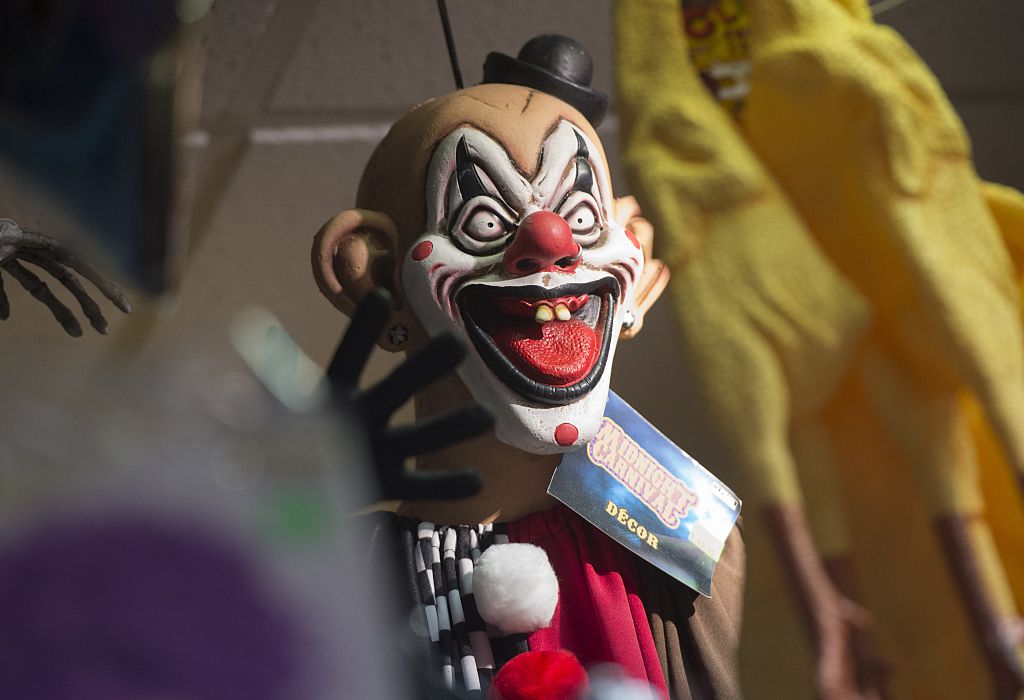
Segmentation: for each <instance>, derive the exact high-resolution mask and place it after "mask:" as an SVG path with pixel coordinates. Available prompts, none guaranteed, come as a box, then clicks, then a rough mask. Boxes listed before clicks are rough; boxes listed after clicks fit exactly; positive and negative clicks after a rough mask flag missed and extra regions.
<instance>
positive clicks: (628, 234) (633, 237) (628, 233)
mask: <svg viewBox="0 0 1024 700" xmlns="http://www.w3.org/2000/svg"><path fill="white" fill-rule="evenodd" d="M624 230H625V231H626V238H628V239H629V242H630V243H632V244H633V245H635V246H636V247H637V249H639V248H640V241H638V240H637V239H636V234H634V233H633V232H632V231H630V230H629V229H628V228H627V229H624Z"/></svg>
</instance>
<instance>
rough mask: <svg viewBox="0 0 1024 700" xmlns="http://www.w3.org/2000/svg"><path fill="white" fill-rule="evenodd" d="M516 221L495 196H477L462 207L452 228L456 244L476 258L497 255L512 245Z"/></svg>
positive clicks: (452, 235)
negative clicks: (506, 245) (505, 247)
mask: <svg viewBox="0 0 1024 700" xmlns="http://www.w3.org/2000/svg"><path fill="white" fill-rule="evenodd" d="M512 228H513V226H512V222H511V221H510V218H509V216H508V214H506V213H505V212H504V209H503V208H502V207H501V206H500V205H499V204H498V203H497V202H496V201H495V200H494V199H493V198H491V197H488V196H480V197H474V198H473V199H471V200H470V201H469V202H467V203H466V205H465V206H464V207H463V208H462V213H461V214H459V215H458V218H457V219H456V220H455V225H454V226H452V228H451V233H450V235H451V237H452V240H454V241H455V244H456V245H457V246H458V247H459V248H461V249H462V250H464V251H466V252H467V253H471V254H473V255H490V254H492V253H496V252H498V251H499V250H501V248H502V247H503V246H504V245H505V244H506V243H507V242H508V239H509V234H510V233H511V232H512Z"/></svg>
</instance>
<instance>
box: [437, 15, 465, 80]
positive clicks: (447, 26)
mask: <svg viewBox="0 0 1024 700" xmlns="http://www.w3.org/2000/svg"><path fill="white" fill-rule="evenodd" d="M437 11H438V12H439V13H441V26H442V27H443V28H444V40H445V43H446V44H447V45H448V58H449V59H451V62H452V75H453V76H454V77H455V87H456V88H458V89H459V90H461V89H462V88H463V85H462V71H461V70H459V56H458V54H457V53H455V39H454V38H453V37H452V25H451V23H450V22H449V21H448V5H447V3H445V0H437Z"/></svg>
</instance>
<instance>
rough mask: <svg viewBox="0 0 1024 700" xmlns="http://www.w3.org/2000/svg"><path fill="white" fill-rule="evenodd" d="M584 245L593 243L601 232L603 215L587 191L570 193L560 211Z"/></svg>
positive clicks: (570, 228) (580, 242)
mask: <svg viewBox="0 0 1024 700" xmlns="http://www.w3.org/2000/svg"><path fill="white" fill-rule="evenodd" d="M558 213H559V214H560V215H561V216H562V218H563V219H565V222H566V223H567V224H569V230H570V231H572V235H573V236H575V237H576V240H577V241H578V242H579V244H580V245H582V246H588V245H592V244H593V243H595V242H596V241H597V237H598V235H600V233H601V217H600V215H599V214H598V213H597V204H596V203H595V202H594V199H593V197H591V196H590V195H588V194H586V193H585V192H574V193H572V194H570V195H569V197H568V198H567V199H566V200H565V203H564V204H563V205H562V207H561V208H560V209H559V212H558Z"/></svg>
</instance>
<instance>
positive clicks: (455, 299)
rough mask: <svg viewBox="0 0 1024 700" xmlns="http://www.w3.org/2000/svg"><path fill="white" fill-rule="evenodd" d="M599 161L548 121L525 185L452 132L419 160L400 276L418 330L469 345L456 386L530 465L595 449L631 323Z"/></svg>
mask: <svg viewBox="0 0 1024 700" xmlns="http://www.w3.org/2000/svg"><path fill="white" fill-rule="evenodd" d="M600 154H601V150H600V149H599V148H598V147H595V144H594V143H593V142H592V141H591V140H590V138H589V137H588V136H587V134H586V133H585V131H584V130H583V129H581V128H579V127H577V126H575V125H574V124H573V123H571V122H570V121H568V120H566V119H560V120H559V121H557V123H556V124H555V125H554V127H553V129H552V130H551V131H550V133H549V134H548V136H547V137H546V139H545V140H544V142H543V144H542V146H541V150H540V158H539V166H538V167H537V170H536V172H534V173H533V174H532V175H524V174H523V173H522V172H521V171H520V169H519V168H517V167H516V164H515V162H514V161H513V159H512V157H510V155H509V152H508V149H507V148H506V147H504V146H503V145H502V143H501V142H500V141H499V140H497V139H495V138H493V137H492V136H490V135H488V134H487V133H485V132H484V131H483V130H480V129H477V128H474V127H473V126H471V125H463V126H459V127H458V128H456V129H454V130H453V131H451V133H449V134H448V135H447V136H445V137H444V138H443V139H442V140H441V141H440V143H439V144H438V145H437V147H436V149H435V150H434V152H433V155H432V157H431V159H430V162H429V165H428V167H427V169H426V173H425V190H426V191H425V203H426V231H425V233H423V234H422V235H421V236H420V237H419V238H418V239H417V240H416V241H415V242H414V243H413V244H412V245H411V246H410V248H409V250H408V252H407V254H406V255H405V259H404V261H403V262H402V270H401V278H402V285H403V288H404V290H405V295H406V298H407V299H408V303H409V305H410V307H411V308H412V310H413V311H414V312H415V314H416V316H417V317H418V318H419V320H420V321H421V322H422V324H423V325H424V327H425V328H426V330H427V331H428V332H429V333H430V334H431V335H434V334H437V333H440V332H442V331H453V332H455V333H456V334H457V335H461V336H463V337H464V338H465V339H466V340H467V341H468V343H469V344H470V346H471V348H472V351H471V352H470V356H469V358H468V359H467V361H466V362H464V363H463V364H462V366H461V367H460V369H459V374H460V376H461V377H462V379H463V381H464V382H465V384H466V385H467V386H468V387H469V390H470V391H471V392H472V394H473V396H474V398H475V399H476V400H477V401H478V402H480V403H481V404H483V405H485V406H487V407H488V408H489V409H490V410H491V411H492V412H493V413H494V414H495V416H496V419H497V423H496V424H497V435H498V438H499V439H501V440H502V441H503V442H506V443H508V444H511V445H514V446H516V447H518V448H519V449H523V450H526V451H530V452H535V453H556V452H565V451H568V450H571V449H575V448H577V447H579V446H581V445H584V444H586V443H587V442H588V441H589V440H590V439H591V438H592V437H593V436H594V434H595V433H596V431H597V428H598V425H599V423H600V421H601V417H602V416H603V414H604V407H605V403H606V401H607V397H608V384H609V381H610V379H611V365H612V358H613V356H614V354H615V346H616V343H617V342H618V337H619V332H620V330H621V329H622V327H623V322H624V320H628V319H630V318H632V314H634V313H635V309H634V305H635V302H634V296H635V290H636V286H637V282H638V280H639V279H640V274H641V272H642V269H643V254H642V252H641V249H640V245H639V243H638V242H637V239H636V238H635V237H634V236H633V235H632V234H631V233H629V232H628V231H626V230H625V229H624V228H623V227H622V226H620V225H618V224H617V223H615V222H614V221H613V220H612V194H611V186H610V181H609V177H608V170H607V167H606V165H605V163H604V161H603V159H602V157H601V155H600Z"/></svg>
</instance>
